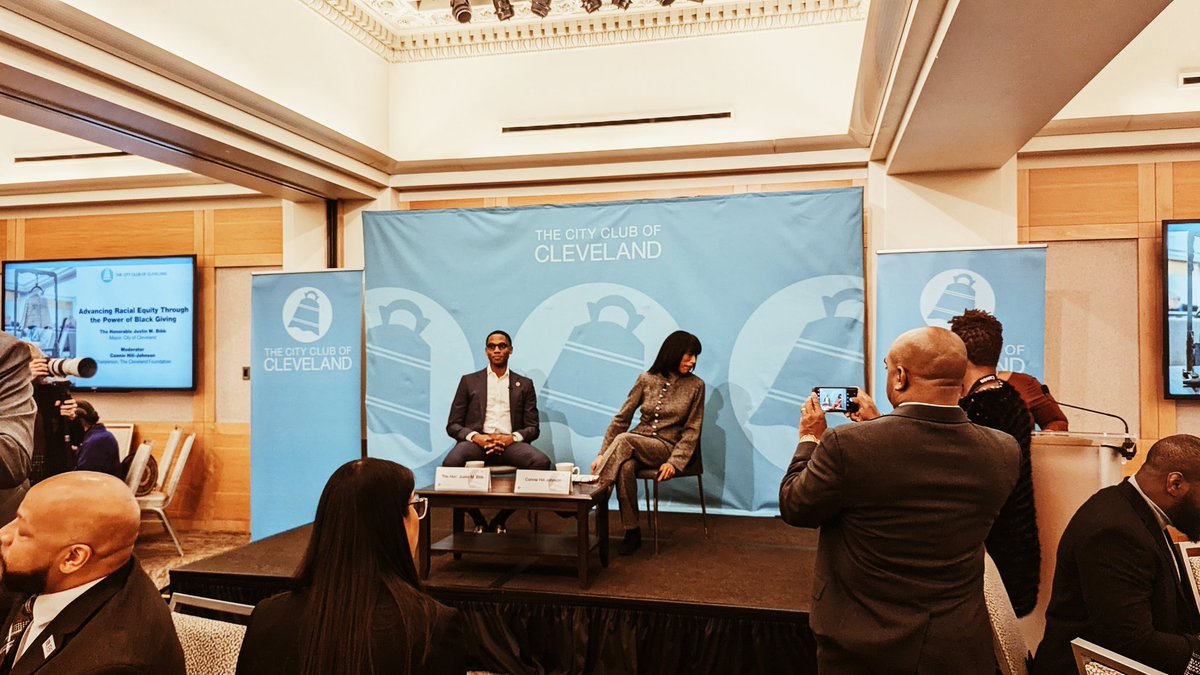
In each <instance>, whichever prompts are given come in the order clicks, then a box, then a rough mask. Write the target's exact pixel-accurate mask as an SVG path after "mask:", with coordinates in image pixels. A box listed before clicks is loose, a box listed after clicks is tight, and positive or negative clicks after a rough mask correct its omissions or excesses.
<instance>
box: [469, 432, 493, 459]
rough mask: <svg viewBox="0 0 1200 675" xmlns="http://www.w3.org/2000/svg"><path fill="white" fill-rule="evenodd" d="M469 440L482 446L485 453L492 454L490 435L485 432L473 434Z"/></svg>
mask: <svg viewBox="0 0 1200 675" xmlns="http://www.w3.org/2000/svg"><path fill="white" fill-rule="evenodd" d="M471 442H472V443H474V444H475V445H478V446H479V447H481V448H483V451H484V452H486V453H487V454H489V455H490V454H492V437H491V436H488V435H487V434H475V435H474V436H472V437H471Z"/></svg>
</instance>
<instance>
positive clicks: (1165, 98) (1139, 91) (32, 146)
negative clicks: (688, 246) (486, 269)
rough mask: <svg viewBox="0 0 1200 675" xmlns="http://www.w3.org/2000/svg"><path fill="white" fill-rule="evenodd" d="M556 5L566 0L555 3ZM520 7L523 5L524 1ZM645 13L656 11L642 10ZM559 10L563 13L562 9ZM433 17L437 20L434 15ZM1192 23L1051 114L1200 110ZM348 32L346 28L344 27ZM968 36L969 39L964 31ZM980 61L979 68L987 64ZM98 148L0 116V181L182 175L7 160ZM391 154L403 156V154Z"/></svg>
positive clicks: (1135, 48) (1199, 63)
mask: <svg viewBox="0 0 1200 675" xmlns="http://www.w3.org/2000/svg"><path fill="white" fill-rule="evenodd" d="M296 1H297V2H302V3H304V4H306V5H310V6H311V5H312V4H313V3H314V2H323V1H324V0H296ZM445 1H446V0H422V4H421V5H420V6H417V5H416V4H412V5H409V4H405V0H392V2H393V4H392V6H391V9H392V10H394V11H395V12H397V13H398V14H403V15H405V16H410V17H411V15H413V14H414V13H416V14H417V15H421V16H425V17H426V19H422V20H423V21H428V22H429V23H430V24H436V25H439V26H441V25H444V24H446V21H445V17H444V16H443V14H444V13H445V12H446V8H445V5H444V3H445ZM477 1H478V0H477ZM355 2H359V3H366V4H369V5H370V11H371V12H372V13H373V16H377V17H379V18H381V20H382V19H383V18H387V16H388V14H387V10H388V8H387V7H385V6H384V3H385V0H355ZM414 2H415V0H414ZM560 2H566V0H560ZM438 3H442V4H438ZM514 4H515V5H517V4H519V3H514ZM693 4H694V3H689V2H686V0H678V2H677V5H680V6H683V7H686V6H688V5H693ZM719 4H723V5H725V6H726V7H730V8H732V7H733V6H734V5H735V3H734V2H732V1H728V2H727V1H726V0H716V1H714V0H709V2H708V3H706V5H705V6H706V7H709V8H715V7H717V6H718V5H719ZM1134 4H1137V3H1134ZM489 5H490V3H489ZM524 6H525V7H527V6H528V5H527V3H526V4H525V5H524ZM637 7H638V5H635V7H634V9H632V10H630V11H634V12H636V10H637ZM557 8H558V7H557V6H556V9H557ZM573 11H574V10H573ZM618 11H619V10H616V9H615V8H613V7H612V6H611V5H605V6H604V9H602V10H601V11H600V12H597V14H596V15H594V17H602V16H604V15H605V14H615V13H616V12H618ZM646 11H651V12H653V11H658V10H655V9H654V8H653V7H647V8H646ZM579 12H582V10H579ZM486 13H487V12H486V11H483V10H481V11H479V12H477V13H476V15H477V16H478V17H480V18H481V19H483V18H486V17H485V15H486ZM563 13H564V14H565V13H566V11H565V8H564V12H563ZM439 16H441V17H442V18H438V17H439ZM493 18H494V17H493ZM560 18H561V17H560ZM1111 20H1112V17H1111V16H1109V15H1107V14H1104V13H1101V14H1100V15H1098V16H1097V21H1100V22H1104V21H1111ZM406 21H408V23H404V22H402V21H400V20H396V21H395V22H391V23H388V24H387V26H386V30H388V31H399V32H404V31H409V32H411V30H412V29H413V26H414V25H415V24H414V21H415V19H412V18H410V19H408V20H406ZM472 23H474V21H473V22H472ZM1198 24H1200V0H1175V1H1174V2H1173V3H1172V4H1171V5H1170V6H1168V7H1167V9H1166V10H1164V11H1163V12H1162V14H1161V15H1159V16H1158V17H1157V18H1156V19H1155V20H1154V21H1153V22H1152V23H1151V24H1150V26H1149V27H1147V28H1146V29H1145V30H1144V31H1142V32H1141V34H1140V35H1138V36H1137V37H1136V38H1134V40H1133V42H1132V43H1130V44H1129V45H1128V47H1126V48H1125V49H1124V50H1122V51H1121V53H1120V54H1119V55H1117V56H1116V58H1114V59H1112V61H1111V63H1109V65H1108V66H1107V67H1105V68H1104V69H1103V70H1102V71H1101V72H1100V73H1099V74H1098V75H1096V76H1095V77H1094V78H1093V79H1092V80H1091V82H1090V83H1089V84H1088V85H1087V86H1085V87H1084V88H1083V89H1082V91H1080V92H1079V93H1078V94H1077V95H1075V96H1074V97H1073V98H1071V99H1070V100H1069V102H1067V103H1066V104H1065V107H1062V109H1061V110H1060V111H1058V113H1057V115H1055V118H1056V119H1060V120H1061V119H1079V118H1100V117H1108V116H1116V115H1155V114H1162V113H1183V112H1196V111H1200V89H1192V90H1182V89H1180V88H1179V87H1178V85H1177V77H1178V74H1179V73H1180V72H1183V71H1196V70H1200V52H1198V51H1197V50H1196V49H1195V44H1196V42H1195V39H1194V35H1192V32H1193V31H1192V30H1191V27H1193V26H1195V25H1198ZM512 25H515V24H512ZM834 26H835V24H831V27H830V28H829V29H830V30H834V29H835V27H834ZM451 28H453V26H451ZM807 30H813V31H820V30H823V28H822V26H820V25H814V26H811V27H810V28H809V29H807ZM347 32H351V33H352V31H349V30H348V31H347ZM967 37H968V38H969V35H968V36H967ZM1052 38H1053V35H1052V34H1051V35H1049V36H1042V38H1041V39H1052ZM960 39H964V38H960ZM1028 51H1029V52H1030V53H1032V54H1034V62H1033V65H1034V69H1035V70H1036V69H1037V68H1039V67H1040V68H1051V67H1058V66H1059V65H1060V64H1057V63H1050V64H1047V63H1045V62H1040V61H1038V59H1039V58H1045V57H1041V56H1038V50H1037V49H1030V50H1028ZM1043 51H1044V50H1043ZM946 56H947V57H950V56H952V54H950V53H949V52H948V53H947V54H946ZM731 59H736V55H731ZM947 60H949V58H948V59H947ZM785 65H786V64H761V63H759V64H753V63H748V64H746V67H747V68H754V67H758V68H763V67H766V68H774V69H776V71H777V72H779V73H786V72H787V70H786V68H785V67H782V66H785ZM969 65H970V62H969V61H967V62H962V61H961V59H960V63H959V64H958V66H957V67H958V68H964V67H966V66H969ZM982 65H985V66H986V65H987V64H982ZM784 76H785V75H784ZM960 77H961V75H960ZM939 102H941V103H944V104H946V105H951V107H952V108H953V109H952V110H951V111H950V112H945V111H943V112H941V113H938V114H936V115H932V116H930V117H929V118H928V119H929V120H931V121H930V122H928V123H927V124H928V131H927V132H925V133H924V134H923V135H924V136H926V137H928V135H929V133H933V134H934V135H935V136H936V132H937V129H938V126H937V124H936V122H937V120H938V119H939V118H944V115H946V114H959V115H961V114H962V110H963V108H961V107H959V103H960V102H961V100H956V99H955V98H954V97H953V96H945V97H939ZM836 105H844V102H836ZM968 108H969V106H968ZM794 114H802V111H795V112H794ZM914 138H916V136H914ZM104 150H105V148H104V146H100V145H97V144H95V143H91V142H88V141H84V140H80V139H77V138H74V137H71V136H67V135H64V134H59V133H56V132H53V131H49V130H46V129H42V128H40V127H35V126H31V125H27V124H24V123H22V122H17V121H14V120H9V119H5V118H0V186H4V185H13V184H19V185H24V184H30V183H37V182H47V181H71V180H81V179H85V178H115V177H121V176H151V175H161V176H170V175H179V174H185V173H186V172H185V171H183V170H181V169H178V168H175V167H173V166H169V165H166V164H161V163H158V162H154V161H152V160H148V159H143V158H140V157H131V156H125V157H114V158H103V159H68V160H61V161H54V162H35V163H31V162H23V163H19V164H18V163H16V162H15V161H14V159H15V158H16V157H24V156H30V155H39V156H44V155H69V154H87V153H95V152H102V151H104ZM395 159H397V160H400V161H403V160H404V158H395Z"/></svg>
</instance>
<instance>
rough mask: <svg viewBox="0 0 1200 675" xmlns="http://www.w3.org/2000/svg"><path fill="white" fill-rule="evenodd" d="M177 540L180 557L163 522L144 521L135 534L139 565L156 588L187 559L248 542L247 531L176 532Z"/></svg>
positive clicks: (160, 586)
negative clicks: (136, 534)
mask: <svg viewBox="0 0 1200 675" xmlns="http://www.w3.org/2000/svg"><path fill="white" fill-rule="evenodd" d="M177 534H178V535H179V542H180V544H182V546H183V557H182V558H181V557H179V552H178V551H176V550H175V544H174V543H173V542H172V541H171V535H169V534H167V532H166V530H164V529H163V528H162V525H159V524H157V523H145V524H143V525H142V534H141V536H140V537H138V542H137V546H135V547H134V549H133V554H134V555H135V556H137V558H138V560H139V561H141V563H142V568H143V569H145V570H146V574H149V575H150V579H151V580H152V581H154V585H155V586H157V587H158V588H159V589H163V588H166V587H167V585H168V584H170V579H169V578H168V576H167V573H168V572H170V571H171V570H172V569H174V568H176V567H180V566H181V565H186V564H188V563H190V562H195V561H197V560H203V559H204V558H207V557H209V556H214V555H216V554H218V553H224V552H225V551H228V550H230V549H234V548H237V547H239V546H245V545H246V544H248V543H250V535H249V534H248V533H245V532H204V531H200V530H197V531H194V532H177Z"/></svg>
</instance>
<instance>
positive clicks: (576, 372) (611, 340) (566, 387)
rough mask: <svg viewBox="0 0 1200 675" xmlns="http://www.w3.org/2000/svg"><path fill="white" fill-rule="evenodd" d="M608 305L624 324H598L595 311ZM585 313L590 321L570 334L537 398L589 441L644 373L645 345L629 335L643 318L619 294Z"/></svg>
mask: <svg viewBox="0 0 1200 675" xmlns="http://www.w3.org/2000/svg"><path fill="white" fill-rule="evenodd" d="M609 307H617V308H620V309H621V310H622V311H624V312H625V316H626V320H625V324H624V325H621V324H619V323H616V322H614V321H601V320H600V312H601V311H603V310H604V309H606V308H609ZM588 315H589V316H590V317H591V321H589V322H587V323H584V324H580V325H578V326H576V327H575V330H573V331H571V337H569V338H568V339H567V342H566V344H564V345H563V348H562V353H560V354H559V355H558V361H556V362H555V363H554V367H553V368H552V369H551V370H550V375H549V376H548V377H547V378H546V384H545V385H544V386H543V387H542V395H543V396H545V398H546V401H547V408H548V409H550V410H556V411H558V412H560V413H562V414H563V415H564V416H565V417H566V419H567V425H568V426H569V427H570V428H571V430H572V431H574V432H575V433H577V434H579V435H581V436H587V437H590V438H594V437H597V436H603V435H604V432H605V431H606V430H607V429H608V425H609V423H610V422H612V418H613V417H614V416H615V415H616V414H617V411H618V410H620V408H621V404H622V403H624V402H625V394H626V393H627V392H628V391H629V387H631V386H632V385H633V382H634V381H635V380H636V379H637V376H638V375H639V374H641V372H642V371H643V370H645V369H646V347H645V345H643V344H642V341H641V340H639V339H638V337H637V336H636V335H634V333H633V329H634V328H636V327H637V325H638V324H640V323H641V322H642V320H643V319H644V318H645V317H644V316H642V315H641V314H638V313H637V311H636V310H635V309H634V306H633V303H632V302H630V301H629V300H628V299H626V298H624V297H622V296H620V295H608V296H605V297H603V298H600V299H599V300H597V301H596V302H589V303H588Z"/></svg>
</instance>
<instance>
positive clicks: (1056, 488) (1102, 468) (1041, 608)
mask: <svg viewBox="0 0 1200 675" xmlns="http://www.w3.org/2000/svg"><path fill="white" fill-rule="evenodd" d="M1127 438H1133V437H1132V436H1127V435H1125V434H1101V433H1076V432H1053V431H1051V432H1035V433H1034V434H1033V443H1032V444H1031V446H1030V456H1031V458H1032V461H1033V498H1034V503H1035V506H1036V508H1037V524H1038V539H1039V540H1040V542H1041V546H1042V572H1041V581H1040V582H1039V584H1038V603H1037V607H1036V608H1035V609H1034V610H1033V612H1031V613H1030V614H1029V615H1028V616H1026V617H1025V618H1023V619H1021V620H1020V624H1021V633H1022V634H1023V635H1024V636H1025V643H1026V645H1028V647H1029V651H1030V652H1034V651H1036V650H1037V646H1038V643H1039V642H1041V640H1042V633H1043V631H1044V630H1045V627H1046V605H1048V604H1049V603H1050V587H1051V585H1052V584H1053V583H1054V563H1055V558H1056V557H1057V555H1058V540H1059V539H1060V538H1061V537H1062V533H1063V530H1064V529H1066V527H1067V523H1068V522H1070V520H1071V516H1073V515H1075V511H1077V510H1078V509H1079V507H1080V506H1082V505H1083V503H1084V502H1085V501H1087V499H1088V498H1089V497H1091V496H1092V495H1094V494H1096V491H1097V490H1099V489H1100V488H1103V487H1108V486H1109V485H1115V484H1117V483H1119V482H1121V478H1122V477H1123V476H1124V472H1123V467H1124V464H1125V461H1126V460H1125V459H1124V458H1123V457H1121V455H1120V454H1119V453H1118V452H1117V449H1116V448H1120V447H1121V444H1122V443H1123V442H1125V440H1126V439H1127ZM1134 440H1136V439H1134Z"/></svg>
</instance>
